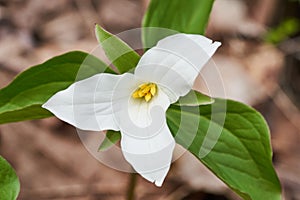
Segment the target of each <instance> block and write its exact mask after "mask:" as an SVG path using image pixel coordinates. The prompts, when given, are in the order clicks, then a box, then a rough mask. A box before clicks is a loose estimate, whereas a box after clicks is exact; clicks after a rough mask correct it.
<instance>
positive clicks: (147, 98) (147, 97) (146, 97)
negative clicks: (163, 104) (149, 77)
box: [145, 93, 152, 102]
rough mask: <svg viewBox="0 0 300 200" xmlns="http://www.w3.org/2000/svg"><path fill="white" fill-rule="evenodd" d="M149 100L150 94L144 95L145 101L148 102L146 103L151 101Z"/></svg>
mask: <svg viewBox="0 0 300 200" xmlns="http://www.w3.org/2000/svg"><path fill="white" fill-rule="evenodd" d="M151 98H152V95H151V93H148V94H146V96H145V100H146V101H147V102H148V101H150V100H151Z"/></svg>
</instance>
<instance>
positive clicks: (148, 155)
mask: <svg viewBox="0 0 300 200" xmlns="http://www.w3.org/2000/svg"><path fill="white" fill-rule="evenodd" d="M139 131H140V132H136V133H131V134H127V133H123V131H122V130H121V133H122V139H121V148H122V152H123V155H124V157H125V159H126V160H127V161H128V162H129V163H130V164H131V165H132V167H133V168H134V170H135V171H136V172H137V173H139V174H140V175H141V176H143V177H144V178H145V179H147V180H148V181H150V182H154V183H155V185H157V186H159V187H160V186H161V185H162V183H163V181H164V179H165V177H166V175H167V173H168V171H169V169H170V165H171V161H172V153H173V150H174V147H175V141H174V138H173V136H172V135H171V132H170V130H169V128H168V126H167V124H166V121H165V120H164V123H163V125H162V127H160V128H159V131H158V132H156V133H155V134H150V137H142V136H141V137H134V136H138V135H139V133H143V132H144V133H145V132H148V131H149V130H148V129H147V128H141V129H140V130H139ZM150 131H152V130H150ZM141 135H145V134H141Z"/></svg>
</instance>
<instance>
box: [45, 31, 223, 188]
mask: <svg viewBox="0 0 300 200" xmlns="http://www.w3.org/2000/svg"><path fill="white" fill-rule="evenodd" d="M220 45H221V43H220V42H212V41H211V40H210V39H208V38H206V37H204V36H201V35H191V34H176V35H172V36H169V37H166V38H164V39H162V40H160V41H159V42H158V44H157V45H156V46H155V47H153V48H151V49H149V50H148V51H147V52H146V53H145V54H144V55H143V56H142V57H141V59H140V61H139V63H138V65H137V67H136V69H135V71H134V74H131V73H124V74H121V75H113V74H107V73H101V74H97V75H94V76H92V77H90V78H87V79H85V80H82V81H78V82H76V83H74V84H72V85H71V86H70V87H69V88H67V89H66V90H63V91H60V92H58V93H56V94H55V95H54V96H52V97H51V98H50V99H49V100H48V101H47V102H46V103H45V104H44V105H43V108H46V109H48V110H49V111H51V112H52V113H53V114H54V115H56V116H57V117H58V118H60V119H61V120H63V121H65V122H68V123H70V124H72V125H74V126H76V127H77V128H79V129H82V130H92V131H102V130H115V131H120V132H121V136H122V137H121V149H122V153H123V155H124V157H125V159H126V160H127V161H128V162H129V163H130V164H131V165H132V167H133V168H134V170H135V171H136V172H138V173H139V174H141V175H142V176H143V177H144V178H145V179H147V180H148V181H150V182H154V183H155V185H157V186H161V185H162V183H163V181H164V179H165V177H166V175H167V173H168V171H169V168H170V165H171V161H172V153H173V150H174V147H175V140H174V138H173V136H172V134H171V132H170V130H169V128H168V125H167V122H166V116H165V115H166V114H165V113H166V110H167V108H168V107H169V106H170V104H172V103H175V102H176V101H177V100H178V99H179V97H181V96H185V95H186V94H187V93H188V92H189V91H190V90H191V89H192V86H193V84H194V81H195V79H196V77H197V75H198V74H199V72H200V70H201V69H202V67H203V66H204V65H205V63H206V62H207V61H208V60H209V59H210V57H211V56H212V55H213V54H214V52H215V51H216V50H217V48H218V47H219V46H220Z"/></svg>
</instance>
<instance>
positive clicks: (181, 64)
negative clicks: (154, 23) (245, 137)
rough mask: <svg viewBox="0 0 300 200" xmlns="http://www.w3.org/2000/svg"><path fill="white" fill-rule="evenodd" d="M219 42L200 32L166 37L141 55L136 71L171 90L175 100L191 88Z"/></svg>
mask: <svg viewBox="0 0 300 200" xmlns="http://www.w3.org/2000/svg"><path fill="white" fill-rule="evenodd" d="M220 45H221V43H219V42H214V43H213V42H212V41H211V40H210V39H208V38H206V37H204V36H201V35H190V34H176V35H172V36H169V37H166V38H165V39H163V40H161V41H159V42H158V44H157V45H156V46H155V47H153V48H151V49H150V50H148V51H147V52H146V53H145V54H144V55H143V56H142V58H141V59H140V61H139V63H138V66H137V67H136V70H135V75H136V76H138V77H140V78H141V79H144V80H148V81H150V82H154V83H157V84H159V85H161V87H162V88H163V89H164V90H168V91H165V93H167V95H169V96H170V99H171V103H174V102H175V101H177V99H178V98H179V97H180V96H184V95H185V94H187V93H188V92H189V90H191V88H192V86H193V84H194V81H195V79H196V77H197V75H198V74H199V72H200V70H201V69H202V67H203V66H204V65H205V63H206V62H207V61H208V60H209V59H210V57H211V56H212V55H213V54H214V52H215V51H216V50H217V48H218V47H219V46H220Z"/></svg>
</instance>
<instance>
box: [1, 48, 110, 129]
mask: <svg viewBox="0 0 300 200" xmlns="http://www.w3.org/2000/svg"><path fill="white" fill-rule="evenodd" d="M101 72H108V73H114V72H113V71H112V70H111V69H110V68H108V67H107V66H106V65H105V64H104V63H103V62H102V61H100V60H99V59H97V58H96V57H94V56H92V55H89V54H87V53H84V52H79V51H74V52H69V53H66V54H63V55H61V56H57V57H54V58H52V59H50V60H48V61H47V62H45V63H43V64H40V65H37V66H34V67H32V68H30V69H28V70H26V71H24V72H23V73H21V74H20V75H18V76H17V77H16V78H15V80H13V81H12V82H11V83H10V84H9V85H8V86H6V87H5V88H3V89H1V90H0V124H3V123H9V122H17V121H23V120H31V119H41V118H45V117H49V116H52V114H51V113H50V112H49V111H47V110H45V109H43V108H41V105H42V104H44V103H45V102H46V101H47V100H48V99H49V98H50V97H51V96H53V95H54V94H55V93H56V92H58V91H60V90H63V89H65V88H67V87H68V86H69V85H71V84H72V83H74V82H75V81H78V80H82V79H84V78H88V77H90V76H92V75H94V74H97V73H101Z"/></svg>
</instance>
